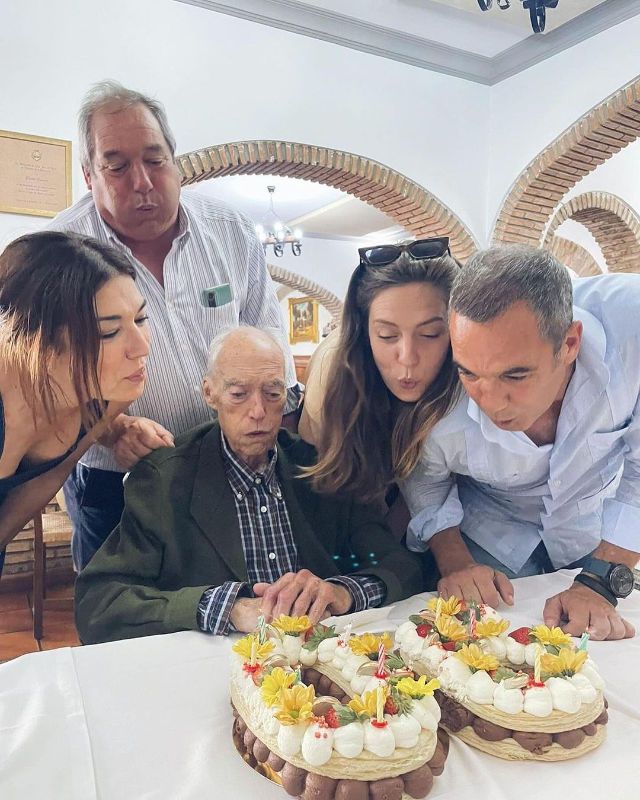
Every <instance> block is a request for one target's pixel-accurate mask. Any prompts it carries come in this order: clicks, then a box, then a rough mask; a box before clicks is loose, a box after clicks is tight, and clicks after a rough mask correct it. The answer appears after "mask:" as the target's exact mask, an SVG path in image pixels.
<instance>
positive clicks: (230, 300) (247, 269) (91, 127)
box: [50, 81, 299, 570]
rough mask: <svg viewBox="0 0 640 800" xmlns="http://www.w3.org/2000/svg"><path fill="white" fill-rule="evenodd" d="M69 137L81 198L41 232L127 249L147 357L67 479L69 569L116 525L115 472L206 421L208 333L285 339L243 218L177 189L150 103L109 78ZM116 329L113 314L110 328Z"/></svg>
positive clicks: (293, 390) (293, 404) (291, 405)
mask: <svg viewBox="0 0 640 800" xmlns="http://www.w3.org/2000/svg"><path fill="white" fill-rule="evenodd" d="M79 140H80V158H81V162H82V169H83V172H84V176H85V181H86V183H87V187H88V189H89V193H88V194H87V195H85V196H84V197H83V198H82V199H81V200H79V201H78V202H77V203H76V204H75V205H73V206H72V207H71V208H69V209H67V210H66V211H63V212H62V213H61V214H59V215H58V216H57V217H56V218H55V219H54V220H53V222H52V224H51V225H50V227H51V228H53V229H55V230H62V231H76V232H78V233H84V234H88V235H90V236H94V237H95V238H96V239H98V240H100V241H103V242H108V243H110V244H112V245H115V246H116V247H118V248H119V249H120V250H122V251H124V252H125V253H126V254H127V256H128V257H129V258H130V260H131V262H132V264H133V266H134V267H135V270H136V273H137V283H138V286H139V288H140V291H141V292H142V294H143V295H144V297H145V298H146V300H147V308H148V313H149V323H150V326H151V333H152V336H151V340H152V345H151V350H152V352H151V355H150V357H149V360H148V362H147V383H146V388H145V393H144V395H143V397H142V398H141V399H140V400H139V401H137V402H135V403H133V404H132V405H131V407H130V409H129V414H130V417H129V419H128V424H127V426H126V433H125V434H124V435H123V436H122V437H120V439H119V440H118V442H117V443H116V444H115V446H114V447H113V448H112V449H107V448H104V447H100V446H95V447H93V448H92V449H91V450H90V451H89V452H88V453H87V455H86V456H85V457H84V458H83V459H82V462H81V463H80V464H79V465H78V467H77V468H76V471H75V473H74V474H72V476H71V477H70V478H69V480H68V481H67V483H66V484H65V498H66V501H67V509H68V512H69V515H70V517H71V519H72V522H73V528H74V533H73V545H72V548H73V557H74V564H75V567H76V569H78V570H80V569H82V568H83V567H84V566H85V565H86V564H87V563H88V562H89V560H90V559H91V557H92V556H93V554H94V553H95V551H96V550H97V549H98V548H99V547H100V546H101V544H102V542H103V541H104V540H105V539H106V537H107V536H108V534H109V533H110V532H111V531H112V530H113V528H115V526H116V525H117V524H118V522H119V520H120V515H121V513H122V507H123V502H124V501H123V488H122V478H123V473H124V472H125V471H126V470H129V469H131V468H132V467H133V466H134V464H135V463H136V462H137V461H138V460H139V459H140V458H142V457H144V456H145V455H147V454H148V453H150V452H151V450H153V449H155V448H157V447H163V446H167V445H171V444H172V443H173V435H178V434H181V433H184V432H185V431H187V430H189V429H190V428H192V427H194V426H196V425H199V424H201V423H203V422H206V421H208V420H210V419H211V411H210V409H209V408H208V407H207V405H206V404H205V403H204V401H203V399H202V393H201V391H200V382H201V376H202V374H203V372H204V370H205V366H206V362H207V351H208V346H209V343H210V342H211V340H212V339H213V338H214V337H215V335H216V334H218V333H219V332H220V331H221V330H223V329H225V328H229V327H235V326H238V325H254V326H256V327H258V328H266V327H269V328H277V329H280V330H281V331H282V336H283V339H284V336H285V332H284V323H283V320H282V316H281V314H280V308H279V304H278V300H277V298H276V295H275V291H274V288H273V284H272V283H271V279H270V277H269V274H268V271H267V268H266V263H265V259H264V253H263V250H262V247H261V245H260V243H259V242H258V239H257V237H256V234H255V231H254V228H253V225H252V224H251V222H250V221H249V220H248V219H246V218H245V217H244V216H242V215H241V214H239V213H238V212H236V211H233V210H232V209H230V208H228V207H227V206H225V205H223V204H221V203H218V202H216V201H214V200H211V199H208V198H205V197H202V196H199V195H197V194H196V193H194V192H193V191H189V190H187V191H184V192H181V189H180V172H179V170H178V166H177V164H176V163H175V160H174V156H175V139H174V137H173V134H172V133H171V130H170V128H169V124H168V121H167V117H166V114H165V111H164V108H163V107H162V105H161V104H160V103H158V102H157V101H155V100H152V99H151V98H148V97H146V96H144V95H142V94H140V93H139V92H135V91H132V90H130V89H126V88H124V87H123V86H121V85H120V84H118V83H116V82H114V81H104V82H102V83H99V84H97V85H95V86H94V87H93V88H92V89H91V90H90V91H89V93H88V94H87V96H86V97H85V99H84V102H83V104H82V106H81V109H80V113H79ZM216 288H217V289H219V290H220V291H217V292H214V291H212V290H214V289H216ZM206 290H211V291H206ZM210 297H211V298H212V304H211V305H209V304H208V302H209V298H210ZM217 300H219V301H220V302H217ZM224 301H226V302H224ZM118 333H119V329H118V320H113V331H110V332H109V334H108V335H109V336H113V337H115V336H118ZM285 341H286V340H285ZM286 383H287V387H288V392H287V404H286V407H285V412H291V411H294V410H295V409H296V408H297V405H298V400H299V396H298V390H297V383H296V379H295V370H294V367H293V359H292V357H291V354H290V353H288V356H287V380H286Z"/></svg>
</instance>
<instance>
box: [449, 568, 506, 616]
mask: <svg viewBox="0 0 640 800" xmlns="http://www.w3.org/2000/svg"><path fill="white" fill-rule="evenodd" d="M438 592H439V593H440V594H441V595H442V597H444V598H445V600H446V598H447V597H451V596H454V597H460V598H464V599H465V600H475V601H476V603H486V604H487V605H488V606H491V607H492V608H497V607H498V605H499V604H500V599H501V598H502V600H504V602H505V603H507V605H510V606H511V605H513V585H512V583H511V581H510V580H509V578H507V576H506V575H505V574H504V573H502V572H499V571H498V570H497V569H493V568H492V567H487V566H485V565H484V564H473V565H471V566H469V567H466V568H465V569H459V570H456V571H455V572H450V573H449V574H448V575H445V576H443V577H442V578H440V580H439V581H438Z"/></svg>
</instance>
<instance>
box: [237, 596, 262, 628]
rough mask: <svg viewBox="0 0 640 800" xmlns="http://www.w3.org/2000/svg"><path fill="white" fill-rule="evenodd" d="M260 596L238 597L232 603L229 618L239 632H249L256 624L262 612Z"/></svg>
mask: <svg viewBox="0 0 640 800" xmlns="http://www.w3.org/2000/svg"><path fill="white" fill-rule="evenodd" d="M261 603H262V598H261V597H240V598H238V600H236V601H235V603H234V604H233V608H232V609H231V614H230V617H229V618H230V620H231V624H232V625H233V627H234V628H235V629H236V630H237V631H240V633H251V631H255V629H256V627H257V625H258V617H259V616H260V614H261V613H262V612H261V610H260V604H261Z"/></svg>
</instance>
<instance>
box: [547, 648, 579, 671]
mask: <svg viewBox="0 0 640 800" xmlns="http://www.w3.org/2000/svg"><path fill="white" fill-rule="evenodd" d="M586 660H587V653H586V651H585V650H571V649H569V648H568V647H563V648H562V649H561V650H560V652H559V653H558V655H557V656H555V655H553V654H552V653H545V654H544V655H543V656H540V671H541V672H546V673H547V675H550V676H552V677H560V676H562V675H565V676H567V677H569V676H571V675H575V674H576V672H578V671H579V670H580V669H581V668H582V665H583V664H584V662H585V661H586Z"/></svg>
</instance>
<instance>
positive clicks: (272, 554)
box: [269, 553, 276, 561]
mask: <svg viewBox="0 0 640 800" xmlns="http://www.w3.org/2000/svg"><path fill="white" fill-rule="evenodd" d="M269 558H270V559H271V561H275V558H276V554H275V553H269Z"/></svg>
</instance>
